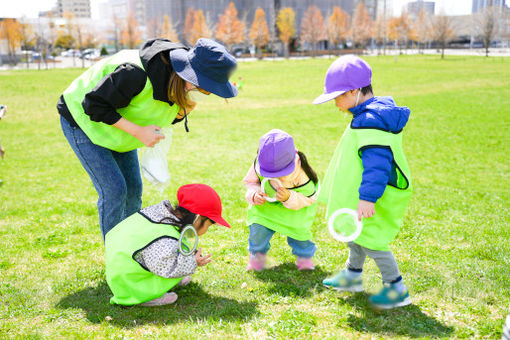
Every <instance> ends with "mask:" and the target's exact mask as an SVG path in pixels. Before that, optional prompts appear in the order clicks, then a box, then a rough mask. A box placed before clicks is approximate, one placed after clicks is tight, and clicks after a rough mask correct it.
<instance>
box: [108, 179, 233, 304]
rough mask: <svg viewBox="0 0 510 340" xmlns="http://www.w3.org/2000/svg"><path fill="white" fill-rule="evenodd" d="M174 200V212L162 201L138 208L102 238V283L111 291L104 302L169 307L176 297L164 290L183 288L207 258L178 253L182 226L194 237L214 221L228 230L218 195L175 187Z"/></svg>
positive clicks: (201, 188)
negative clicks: (104, 267)
mask: <svg viewBox="0 0 510 340" xmlns="http://www.w3.org/2000/svg"><path fill="white" fill-rule="evenodd" d="M177 200H178V201H179V204H178V205H177V206H176V207H175V208H174V207H172V204H171V203H170V202H169V201H168V200H164V201H163V202H161V203H159V204H156V205H153V206H150V207H147V208H144V209H142V210H140V211H139V212H137V213H135V214H133V215H131V216H129V217H128V218H126V219H125V220H124V221H122V222H120V223H119V224H117V225H116V226H114V227H113V228H112V229H111V230H110V231H108V233H107V234H106V237H105V253H106V281H107V282H108V285H109V286H110V289H111V290H112V292H113V297H112V298H111V299H110V303H112V304H119V305H127V306H131V305H142V306H161V305H167V304H171V303H174V302H175V301H176V300H177V294H175V293H173V292H170V290H171V289H172V288H174V287H175V286H177V285H181V286H184V285H186V284H188V283H189V282H190V281H191V274H193V273H194V272H195V270H196V268H197V266H205V265H206V264H208V263H209V262H211V259H210V257H211V256H210V255H207V256H202V252H201V249H198V251H197V252H196V253H194V254H186V253H182V252H181V250H180V249H179V239H180V237H181V232H182V231H183V229H184V228H185V227H186V226H188V225H192V226H193V228H194V229H195V230H196V233H197V235H198V236H201V235H203V234H205V233H206V232H207V230H208V229H209V227H210V226H211V225H212V224H214V223H218V224H221V225H223V226H225V227H228V228H230V225H229V224H228V223H227V222H226V221H225V220H224V219H223V217H221V210H222V207H221V200H220V197H219V196H218V194H217V193H216V191H214V189H213V188H211V187H209V186H207V185H205V184H188V185H184V186H182V187H180V188H179V190H178V191H177ZM187 246H188V247H190V246H191V245H189V244H188V245H187ZM188 250H189V249H188ZM191 250H192V249H191ZM190 252H191V251H190Z"/></svg>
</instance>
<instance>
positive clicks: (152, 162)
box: [140, 128, 173, 192]
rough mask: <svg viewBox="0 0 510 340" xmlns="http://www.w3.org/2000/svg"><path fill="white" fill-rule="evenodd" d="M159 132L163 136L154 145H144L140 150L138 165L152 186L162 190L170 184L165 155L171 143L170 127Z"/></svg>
mask: <svg viewBox="0 0 510 340" xmlns="http://www.w3.org/2000/svg"><path fill="white" fill-rule="evenodd" d="M160 132H161V133H162V134H163V135H164V136H165V138H164V139H162V140H161V141H160V142H159V143H158V144H156V145H155V146H154V147H152V148H149V147H145V148H143V149H142V151H141V154H142V155H141V159H140V167H141V169H142V175H143V177H145V179H147V180H148V181H149V182H151V183H152V185H154V187H155V188H156V189H157V190H159V191H160V192H163V190H165V188H166V187H167V186H169V185H170V172H169V171H168V161H167V158H166V155H167V154H168V151H169V150H170V146H171V145H172V132H173V131H172V129H171V128H163V129H161V130H160Z"/></svg>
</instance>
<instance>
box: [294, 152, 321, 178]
mask: <svg viewBox="0 0 510 340" xmlns="http://www.w3.org/2000/svg"><path fill="white" fill-rule="evenodd" d="M297 154H298V156H299V160H300V161H301V168H302V169H303V171H304V172H305V174H306V175H307V176H308V178H309V179H310V180H311V181H312V182H313V183H314V184H317V182H319V180H318V178H317V174H316V173H315V171H314V170H313V169H312V167H311V166H310V164H309V163H308V160H307V159H306V156H305V154H304V153H302V152H301V151H298V152H297Z"/></svg>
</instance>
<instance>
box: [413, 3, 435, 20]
mask: <svg viewBox="0 0 510 340" xmlns="http://www.w3.org/2000/svg"><path fill="white" fill-rule="evenodd" d="M435 6H436V4H435V2H434V1H423V0H418V1H412V2H409V3H408V4H407V13H408V14H409V16H411V17H412V18H417V17H418V15H419V14H420V12H421V10H424V11H425V13H427V14H429V15H434V12H435Z"/></svg>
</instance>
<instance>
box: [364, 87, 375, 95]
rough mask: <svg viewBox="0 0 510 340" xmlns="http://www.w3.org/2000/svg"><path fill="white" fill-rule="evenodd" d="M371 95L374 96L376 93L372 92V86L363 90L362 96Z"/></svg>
mask: <svg viewBox="0 0 510 340" xmlns="http://www.w3.org/2000/svg"><path fill="white" fill-rule="evenodd" d="M369 93H371V94H374V91H373V90H372V84H370V85H368V86H365V87H362V88H361V94H362V95H366V94H369Z"/></svg>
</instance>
